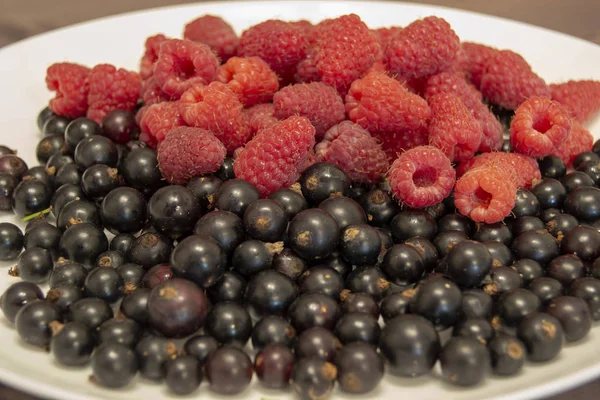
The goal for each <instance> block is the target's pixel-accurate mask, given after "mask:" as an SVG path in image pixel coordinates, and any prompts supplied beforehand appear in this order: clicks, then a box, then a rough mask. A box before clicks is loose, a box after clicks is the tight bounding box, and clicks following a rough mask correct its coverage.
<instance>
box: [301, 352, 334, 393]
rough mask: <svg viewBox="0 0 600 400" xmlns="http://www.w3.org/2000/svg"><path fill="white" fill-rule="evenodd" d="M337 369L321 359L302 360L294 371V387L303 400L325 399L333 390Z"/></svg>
mask: <svg viewBox="0 0 600 400" xmlns="http://www.w3.org/2000/svg"><path fill="white" fill-rule="evenodd" d="M336 378H337V368H336V367H335V365H333V364H331V363H329V362H327V361H323V360H321V359H319V358H315V357H309V358H303V359H300V360H299V361H298V362H296V364H295V365H294V369H293V370H292V387H293V388H294V391H295V392H296V396H297V397H298V398H299V399H301V400H312V399H315V398H317V399H324V398H327V397H328V396H329V394H330V393H331V391H332V390H333V386H334V383H335V379H336Z"/></svg>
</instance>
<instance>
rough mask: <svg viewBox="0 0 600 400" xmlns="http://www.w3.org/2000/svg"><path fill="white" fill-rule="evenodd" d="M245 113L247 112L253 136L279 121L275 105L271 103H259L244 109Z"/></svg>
mask: <svg viewBox="0 0 600 400" xmlns="http://www.w3.org/2000/svg"><path fill="white" fill-rule="evenodd" d="M244 114H246V123H247V124H248V126H249V127H250V131H251V132H252V136H254V135H256V134H257V133H258V132H259V131H261V130H263V129H264V128H266V127H267V126H271V125H273V124H274V123H275V122H277V121H279V120H278V119H277V118H275V116H274V114H275V107H273V104H271V103H266V104H257V105H255V106H252V107H250V108H247V109H245V110H244Z"/></svg>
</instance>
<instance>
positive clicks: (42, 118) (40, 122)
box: [36, 107, 56, 130]
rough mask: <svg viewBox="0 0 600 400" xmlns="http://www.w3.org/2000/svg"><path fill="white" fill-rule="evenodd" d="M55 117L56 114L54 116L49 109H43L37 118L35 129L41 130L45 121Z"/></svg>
mask: <svg viewBox="0 0 600 400" xmlns="http://www.w3.org/2000/svg"><path fill="white" fill-rule="evenodd" d="M55 116H56V114H54V112H53V111H52V110H51V109H50V107H44V108H43V109H42V110H41V111H40V112H39V114H38V116H37V119H36V122H37V127H38V128H39V129H40V130H41V129H42V127H43V126H44V124H45V123H46V121H48V120H49V119H50V118H52V117H55Z"/></svg>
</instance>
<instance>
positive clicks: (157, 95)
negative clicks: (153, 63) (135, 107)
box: [141, 76, 173, 105]
mask: <svg viewBox="0 0 600 400" xmlns="http://www.w3.org/2000/svg"><path fill="white" fill-rule="evenodd" d="M141 96H142V100H144V104H145V105H151V104H156V103H160V102H163V101H172V100H173V98H171V96H169V95H167V94H166V93H165V92H163V90H162V89H161V88H160V85H159V84H158V83H157V82H156V78H155V77H154V76H151V77H150V78H148V79H146V80H145V81H143V82H142V90H141Z"/></svg>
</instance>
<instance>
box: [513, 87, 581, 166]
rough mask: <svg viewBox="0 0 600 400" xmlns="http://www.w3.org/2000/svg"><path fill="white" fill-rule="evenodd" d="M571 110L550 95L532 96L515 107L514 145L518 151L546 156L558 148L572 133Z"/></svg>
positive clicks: (531, 155) (535, 155)
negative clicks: (550, 97) (548, 96)
mask: <svg viewBox="0 0 600 400" xmlns="http://www.w3.org/2000/svg"><path fill="white" fill-rule="evenodd" d="M571 125H572V122H571V117H570V116H569V112H568V111H567V110H566V109H565V108H564V107H563V106H561V105H560V104H558V103H557V102H554V101H552V100H550V99H549V98H547V97H535V96H534V97H531V98H529V99H527V100H525V101H524V102H523V103H521V105H520V106H519V108H517V109H516V110H515V116H514V117H513V119H512V121H511V123H510V144H511V145H512V149H513V151H514V152H515V153H521V154H525V155H527V156H530V157H535V158H541V157H546V156H548V155H550V154H552V153H553V152H555V151H556V149H557V148H559V147H560V146H561V145H562V144H563V143H564V142H565V140H566V139H567V137H568V136H569V133H570V132H571Z"/></svg>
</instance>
